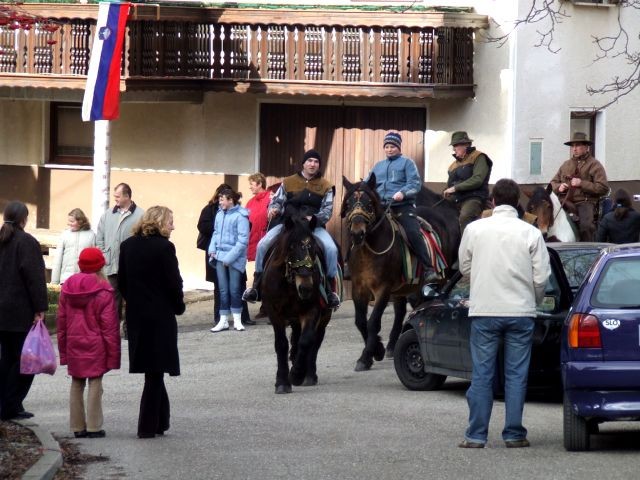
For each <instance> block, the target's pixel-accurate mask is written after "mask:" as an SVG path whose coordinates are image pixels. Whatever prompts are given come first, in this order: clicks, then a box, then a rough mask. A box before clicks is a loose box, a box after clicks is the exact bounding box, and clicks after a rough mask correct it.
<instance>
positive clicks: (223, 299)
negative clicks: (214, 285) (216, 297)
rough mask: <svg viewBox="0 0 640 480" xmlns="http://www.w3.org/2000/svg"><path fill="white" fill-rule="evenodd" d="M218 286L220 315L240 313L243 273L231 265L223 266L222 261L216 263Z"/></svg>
mask: <svg viewBox="0 0 640 480" xmlns="http://www.w3.org/2000/svg"><path fill="white" fill-rule="evenodd" d="M216 275H217V276H218V288H220V315H229V314H230V313H242V286H243V284H244V274H243V272H241V271H240V270H236V269H235V268H233V267H225V265H224V263H222V262H220V261H218V262H217V263H216Z"/></svg>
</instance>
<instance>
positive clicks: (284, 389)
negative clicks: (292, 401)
mask: <svg viewBox="0 0 640 480" xmlns="http://www.w3.org/2000/svg"><path fill="white" fill-rule="evenodd" d="M276 393H277V394H278V395H279V394H281V393H291V385H278V386H276Z"/></svg>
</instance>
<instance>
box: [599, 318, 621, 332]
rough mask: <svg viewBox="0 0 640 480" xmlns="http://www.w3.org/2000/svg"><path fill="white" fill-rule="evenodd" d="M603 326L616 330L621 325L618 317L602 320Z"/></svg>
mask: <svg viewBox="0 0 640 480" xmlns="http://www.w3.org/2000/svg"><path fill="white" fill-rule="evenodd" d="M602 326H603V327H604V328H607V329H609V330H615V329H616V328H618V327H619V326H620V320H618V319H617V318H606V319H604V320H603V321H602Z"/></svg>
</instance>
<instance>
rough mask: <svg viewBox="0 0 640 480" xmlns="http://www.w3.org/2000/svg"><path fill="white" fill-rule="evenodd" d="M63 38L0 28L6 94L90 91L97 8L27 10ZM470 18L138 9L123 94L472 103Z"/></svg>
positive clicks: (477, 18) (477, 20)
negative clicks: (15, 90)
mask: <svg viewBox="0 0 640 480" xmlns="http://www.w3.org/2000/svg"><path fill="white" fill-rule="evenodd" d="M22 8H24V9H25V10H28V11H29V12H30V13H32V14H35V15H40V16H43V17H45V18H53V19H55V20H56V21H58V22H60V23H61V24H62V27H61V28H60V29H59V30H58V31H56V32H53V33H51V32H47V31H44V30H38V29H37V28H35V29H32V30H30V31H28V32H25V31H22V30H16V31H13V30H9V29H8V28H6V27H0V86H12V87H37V88H71V89H80V90H81V89H84V83H85V79H86V74H87V71H88V64H89V56H90V49H91V45H92V43H93V35H94V31H95V18H96V17H97V6H96V5H79V4H25V5H22ZM487 27H488V22H487V18H486V17H485V16H481V15H476V14H472V13H469V12H405V13H390V12H361V11H353V10H345V11H336V10H333V11H328V10H323V11H319V10H256V9H238V8H235V9H214V8H187V7H159V6H153V5H138V6H135V5H134V6H133V7H132V11H131V16H130V19H129V21H128V31H127V36H126V40H125V49H124V55H123V60H122V85H121V89H122V90H127V91H136V90H137V91H141V90H156V89H162V90H209V91H230V92H261V93H269V94H305V95H331V96H340V97H345V96H366V97H372V96H375V97H383V96H393V97H411V98H425V97H434V98H435V97H437V98H443V97H471V96H473V89H474V82H473V35H474V30H475V29H477V28H487Z"/></svg>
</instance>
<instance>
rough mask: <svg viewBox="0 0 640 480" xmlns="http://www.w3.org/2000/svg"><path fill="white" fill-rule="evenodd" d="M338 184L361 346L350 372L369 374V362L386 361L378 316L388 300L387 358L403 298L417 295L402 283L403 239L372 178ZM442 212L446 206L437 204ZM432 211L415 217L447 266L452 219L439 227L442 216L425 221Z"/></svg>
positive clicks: (455, 233)
mask: <svg viewBox="0 0 640 480" xmlns="http://www.w3.org/2000/svg"><path fill="white" fill-rule="evenodd" d="M342 182H343V185H344V187H345V195H344V200H343V202H342V211H341V216H342V217H343V218H346V220H347V224H348V228H349V234H350V237H351V243H352V246H351V251H350V254H349V257H348V259H349V270H350V271H351V281H352V295H353V302H354V306H355V314H356V319H355V323H356V327H357V328H358V330H359V331H360V333H361V335H362V338H363V339H364V342H365V347H364V350H363V351H362V355H361V356H360V358H359V359H358V361H357V362H356V367H355V370H356V371H363V370H368V369H370V368H371V366H372V365H373V360H377V361H380V360H382V359H383V358H384V357H385V348H384V346H383V344H382V341H381V339H380V336H379V333H380V327H381V319H382V314H383V313H384V310H385V308H386V307H387V304H388V302H389V300H390V299H392V298H393V307H394V322H393V327H392V329H391V333H390V334H389V343H388V345H387V349H386V353H387V356H392V355H393V349H394V347H395V344H396V341H397V340H398V336H399V335H400V331H401V329H402V322H403V320H404V316H405V314H406V312H407V295H409V294H412V293H417V292H419V289H420V285H417V284H415V285H414V284H408V283H407V281H406V280H405V272H404V268H403V249H404V247H403V244H402V239H401V236H400V234H398V233H397V232H396V230H395V229H394V227H393V226H392V220H391V218H390V214H389V213H387V212H385V210H384V208H383V206H382V202H381V200H380V197H379V196H378V193H377V192H376V189H375V187H376V178H375V175H373V174H372V175H371V177H370V178H369V180H368V181H367V182H358V183H355V184H352V183H351V182H349V180H348V179H347V178H345V177H343V178H342ZM442 208H448V206H447V205H446V204H442ZM436 209H437V207H436V208H435V209H434V208H422V209H420V210H419V211H418V212H419V214H420V216H422V217H423V218H425V220H427V221H429V222H430V224H431V226H432V227H433V229H434V231H435V232H436V233H437V234H438V235H439V236H440V239H441V242H442V247H443V248H442V250H443V253H444V255H445V260H446V262H447V264H448V265H452V264H453V263H454V262H455V260H456V259H457V250H458V245H459V243H460V229H459V226H458V223H457V216H454V217H453V218H454V222H449V221H448V220H447V221H445V220H444V219H441V220H442V221H438V219H437V218H436V217H437V216H438V215H441V212H440V213H438V214H437V215H433V214H431V215H430V212H432V211H435V210H436ZM430 217H431V218H430ZM447 228H451V231H447ZM371 299H373V300H374V306H373V310H372V312H371V315H370V316H369V317H368V319H367V314H368V305H369V301H370V300H371Z"/></svg>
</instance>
